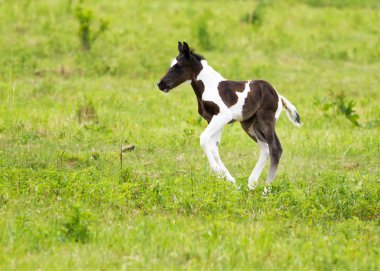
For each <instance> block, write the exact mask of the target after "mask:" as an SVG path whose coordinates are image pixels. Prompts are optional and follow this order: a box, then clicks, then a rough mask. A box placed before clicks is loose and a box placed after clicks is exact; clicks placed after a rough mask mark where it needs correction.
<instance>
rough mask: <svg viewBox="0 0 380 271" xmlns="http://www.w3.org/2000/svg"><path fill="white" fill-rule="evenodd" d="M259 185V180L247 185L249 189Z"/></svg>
mask: <svg viewBox="0 0 380 271" xmlns="http://www.w3.org/2000/svg"><path fill="white" fill-rule="evenodd" d="M257 186H258V184H257V182H253V183H248V185H247V187H248V190H249V191H253V190H255V189H256V187H257Z"/></svg>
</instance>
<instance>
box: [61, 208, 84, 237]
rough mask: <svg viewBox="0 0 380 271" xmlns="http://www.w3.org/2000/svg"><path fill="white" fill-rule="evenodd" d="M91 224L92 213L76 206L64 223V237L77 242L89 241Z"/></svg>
mask: <svg viewBox="0 0 380 271" xmlns="http://www.w3.org/2000/svg"><path fill="white" fill-rule="evenodd" d="M89 225H90V215H89V214H88V213H85V212H83V211H82V210H81V208H80V207H79V206H75V207H74V209H73V212H72V213H71V214H70V215H69V216H68V218H67V219H66V222H64V223H63V237H64V238H65V239H66V240H72V241H75V242H77V243H87V242H89V241H90V238H91V233H90V230H89Z"/></svg>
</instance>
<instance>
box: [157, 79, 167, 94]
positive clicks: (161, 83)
mask: <svg viewBox="0 0 380 271" xmlns="http://www.w3.org/2000/svg"><path fill="white" fill-rule="evenodd" d="M157 86H158V88H159V89H160V90H161V91H163V92H168V91H169V86H168V84H167V83H166V82H165V81H164V80H160V81H159V82H158V83H157Z"/></svg>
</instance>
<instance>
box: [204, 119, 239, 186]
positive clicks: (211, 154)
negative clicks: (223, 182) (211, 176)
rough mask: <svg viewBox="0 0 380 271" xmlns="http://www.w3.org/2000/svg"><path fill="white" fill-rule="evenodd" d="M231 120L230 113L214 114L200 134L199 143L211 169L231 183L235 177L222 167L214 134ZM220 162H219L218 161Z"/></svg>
mask: <svg viewBox="0 0 380 271" xmlns="http://www.w3.org/2000/svg"><path fill="white" fill-rule="evenodd" d="M231 120H232V117H231V116H230V115H221V114H219V115H216V116H214V117H213V118H212V119H211V121H210V123H209V125H208V126H207V128H206V130H204V132H203V133H202V134H201V137H200V144H201V147H202V149H203V151H204V153H205V154H206V156H207V159H208V161H209V163H210V166H211V169H212V171H214V172H215V173H217V174H219V175H221V176H222V177H225V178H227V180H228V181H230V182H231V183H234V182H235V179H234V178H233V177H232V176H231V174H230V173H229V172H228V170H227V169H226V168H225V167H224V165H223V163H222V161H221V160H220V157H219V152H218V148H217V146H216V141H215V136H217V135H218V133H220V132H221V130H222V129H223V127H224V126H225V125H226V124H227V123H229V122H230V121H231ZM218 162H220V163H218Z"/></svg>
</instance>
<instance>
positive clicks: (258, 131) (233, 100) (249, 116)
mask: <svg viewBox="0 0 380 271" xmlns="http://www.w3.org/2000/svg"><path fill="white" fill-rule="evenodd" d="M178 51H179V55H178V56H177V57H176V58H175V59H174V60H173V62H172V64H171V67H170V68H169V70H168V71H167V73H166V74H165V76H164V77H163V78H162V79H161V80H160V81H159V82H158V87H159V89H160V90H161V91H163V92H165V93H167V92H169V90H171V89H173V88H175V87H177V86H178V85H180V84H182V83H183V82H185V81H190V82H191V86H192V87H193V89H194V92H195V95H196V96H197V101H198V113H199V115H201V116H202V117H203V118H204V119H205V120H206V121H207V122H208V126H207V128H206V130H205V131H204V132H203V133H202V134H201V136H200V144H201V146H202V149H203V151H204V153H205V154H206V156H207V159H208V161H209V163H210V166H211V169H212V170H213V171H214V172H215V173H217V174H218V175H219V176H221V177H223V178H225V179H227V180H228V181H230V182H231V183H235V179H234V178H233V177H232V175H231V174H230V172H229V171H228V170H227V168H226V167H225V166H224V165H223V163H222V160H221V159H220V156H219V150H218V147H219V143H220V138H221V135H222V129H223V127H224V126H225V125H226V124H228V123H231V122H234V121H240V123H241V126H242V128H243V129H244V131H245V132H246V133H247V134H248V135H249V136H250V137H251V138H252V139H253V140H254V141H256V142H257V143H258V145H259V147H260V150H261V152H260V157H259V160H258V162H257V164H256V166H255V168H254V169H253V171H252V174H251V175H250V176H249V180H248V188H249V189H254V188H255V187H256V185H257V182H258V180H259V177H260V174H261V171H262V170H263V168H264V166H265V163H266V161H267V159H268V157H269V156H270V169H269V174H268V178H267V180H266V182H267V184H268V185H269V184H270V183H271V182H272V180H273V178H274V175H275V172H276V168H277V165H278V163H279V160H280V157H281V154H282V147H281V144H280V141H279V140H278V137H277V135H276V132H275V123H276V120H277V119H278V117H279V116H280V113H281V110H282V108H284V109H285V110H286V113H287V116H288V118H289V120H290V121H291V122H292V123H293V124H294V125H296V126H298V127H299V126H301V124H302V123H301V120H300V117H299V115H298V114H297V111H296V108H295V106H294V105H292V104H291V103H290V102H289V101H288V100H287V99H286V98H285V97H283V96H280V95H279V94H278V93H277V91H276V90H275V89H274V88H273V87H272V86H271V85H270V84H269V83H268V82H266V81H263V80H252V81H231V80H226V79H224V78H223V77H222V76H221V75H220V74H219V73H218V72H216V71H215V70H214V69H213V68H212V67H210V66H209V65H208V63H207V61H206V60H205V59H204V58H203V57H202V56H201V55H198V54H195V53H194V52H193V51H191V50H190V48H189V46H188V44H187V43H186V42H184V43H183V44H182V43H181V42H178Z"/></svg>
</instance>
